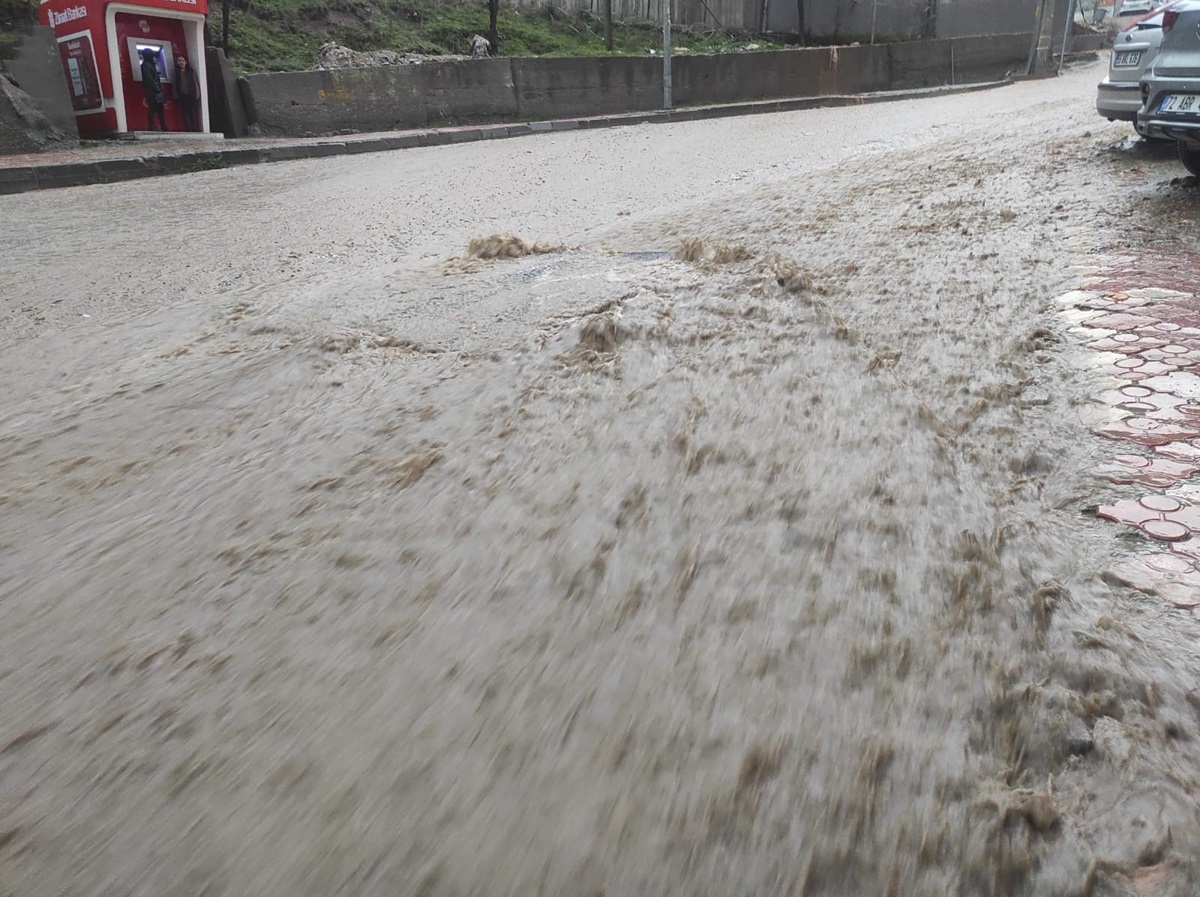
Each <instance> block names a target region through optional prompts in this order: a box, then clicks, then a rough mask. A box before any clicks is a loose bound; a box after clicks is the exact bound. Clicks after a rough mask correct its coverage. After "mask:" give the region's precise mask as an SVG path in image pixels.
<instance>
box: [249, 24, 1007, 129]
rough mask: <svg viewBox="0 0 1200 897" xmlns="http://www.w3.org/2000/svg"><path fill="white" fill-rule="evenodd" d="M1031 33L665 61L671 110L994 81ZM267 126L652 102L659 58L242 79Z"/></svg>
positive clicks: (542, 115) (520, 113)
mask: <svg viewBox="0 0 1200 897" xmlns="http://www.w3.org/2000/svg"><path fill="white" fill-rule="evenodd" d="M1030 41H1031V35H1030V34H1029V33H1026V34H1012V35H999V36H995V37H988V38H962V39H957V40H953V41H949V40H946V41H922V42H918V43H906V44H886V45H884V44H881V45H876V46H857V47H836V48H833V47H819V48H805V49H799V50H785V51H778V52H771V53H736V54H725V55H717V56H677V57H675V58H674V59H673V60H672V70H671V71H672V75H671V77H672V81H673V84H674V97H675V102H676V104H677V105H709V104H717V103H735V102H743V101H747V100H760V99H779V98H782V97H809V96H829V95H837V94H859V93H867V92H872V91H880V90H892V89H902V88H912V87H933V86H937V85H942V84H951V83H964V82H968V81H982V80H991V79H995V78H1001V77H1003V76H1004V75H1005V73H1006V72H1009V71H1013V70H1018V69H1021V68H1022V67H1023V66H1024V64H1025V59H1026V55H1027V54H1028V52H1029V44H1030ZM246 81H247V85H248V88H249V91H250V94H251V98H252V103H251V104H250V105H252V106H253V108H254V109H255V110H256V114H257V118H258V124H259V125H260V126H261V127H262V128H263V130H264V131H266V132H267V133H273V134H283V135H289V136H314V135H320V134H331V133H338V132H345V131H387V130H395V129H400V128H423V127H432V126H437V125H449V124H486V123H491V122H502V121H539V120H545V119H553V118H571V117H576V116H587V115H604V114H613V113H620V112H641V111H648V110H651V109H657V108H659V107H660V106H661V105H662V60H661V59H643V58H633V57H615V58H610V59H503V58H501V59H479V60H468V61H461V62H442V63H426V64H422V65H416V66H388V67H383V68H374V69H344V70H337V71H320V72H289V73H284V74H266V75H250V76H248V78H247V79H246Z"/></svg>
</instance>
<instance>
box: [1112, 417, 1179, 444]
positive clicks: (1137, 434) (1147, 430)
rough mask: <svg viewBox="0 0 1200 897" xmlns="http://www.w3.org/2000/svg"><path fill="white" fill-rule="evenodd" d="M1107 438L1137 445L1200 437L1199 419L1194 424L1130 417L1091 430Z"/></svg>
mask: <svg viewBox="0 0 1200 897" xmlns="http://www.w3.org/2000/svg"><path fill="white" fill-rule="evenodd" d="M1092 432H1093V433H1095V434H1096V435H1097V436H1104V437H1105V438H1107V439H1124V440H1126V441H1128V442H1136V443H1137V444H1138V445H1147V446H1155V445H1165V444H1166V443H1168V442H1179V441H1181V440H1185V439H1200V420H1198V421H1196V423H1195V424H1194V425H1188V424H1185V423H1180V422H1177V421H1161V420H1154V419H1153V418H1149V417H1131V418H1129V419H1128V420H1121V421H1116V422H1115V423H1111V424H1105V425H1104V426H1103V427H1097V428H1096V429H1095V430H1093V431H1092Z"/></svg>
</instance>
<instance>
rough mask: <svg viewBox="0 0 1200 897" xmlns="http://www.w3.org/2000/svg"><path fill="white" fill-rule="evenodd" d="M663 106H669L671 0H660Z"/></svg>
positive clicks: (665, 107)
mask: <svg viewBox="0 0 1200 897" xmlns="http://www.w3.org/2000/svg"><path fill="white" fill-rule="evenodd" d="M662 20H663V108H664V109H670V108H671V0H662Z"/></svg>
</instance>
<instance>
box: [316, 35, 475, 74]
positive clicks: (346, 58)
mask: <svg viewBox="0 0 1200 897" xmlns="http://www.w3.org/2000/svg"><path fill="white" fill-rule="evenodd" d="M476 37H478V35H477V36H476ZM484 43H487V41H486V39H485V40H484ZM470 58H471V57H470V56H429V55H426V54H422V53H398V52H396V51H395V50H351V49H350V48H349V47H343V46H342V45H341V44H339V43H336V42H335V41H329V42H328V43H324V44H322V45H321V48H320V49H319V50H317V64H316V66H315V68H316V69H318V70H320V69H361V68H376V67H378V66H384V65H420V64H421V63H423V62H446V61H447V60H456V59H458V60H461V59H470Z"/></svg>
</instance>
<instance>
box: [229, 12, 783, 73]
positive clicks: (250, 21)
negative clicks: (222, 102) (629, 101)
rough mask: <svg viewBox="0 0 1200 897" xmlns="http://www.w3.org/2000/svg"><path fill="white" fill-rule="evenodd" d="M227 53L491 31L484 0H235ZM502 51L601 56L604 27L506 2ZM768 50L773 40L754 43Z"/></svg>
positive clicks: (639, 43) (456, 41)
mask: <svg viewBox="0 0 1200 897" xmlns="http://www.w3.org/2000/svg"><path fill="white" fill-rule="evenodd" d="M209 2H210V6H209V25H210V28H211V29H212V39H213V41H214V43H215V42H218V41H219V38H220V27H221V6H220V0H209ZM232 4H233V5H232V6H231V9H230V20H231V23H232V24H231V27H230V56H231V58H232V59H233V62H234V64H235V65H236V66H237V67H238V68H239V69H241V70H242V71H245V72H260V71H294V70H297V69H306V68H312V67H313V65H314V62H315V60H316V54H317V48H318V47H320V46H321V44H322V43H324V42H325V41H329V40H332V41H337V42H338V43H339V44H342V45H344V46H347V47H350V48H351V49H354V50H385V49H386V50H396V51H398V52H401V53H427V54H431V55H440V54H455V53H467V52H468V48H469V46H470V42H471V37H472V36H473V35H476V34H483V35H486V34H487V27H488V13H487V4H486V2H485V0H471V2H463V3H445V2H437V0H248V2H247V0H232ZM499 32H500V54H501V55H502V56H602V55H606V54H605V50H604V25H603V23H602V22H600V21H597V20H596V19H594V18H592V17H589V16H567V15H566V14H564V13H562V12H561V11H555V10H553V8H551V7H546V8H545V9H544V10H543V11H539V12H528V11H526V12H517V11H516V10H514V9H510V8H501V10H500V19H499ZM660 40H661V32H660V31H659V30H658V29H656V28H653V27H646V26H633V25H620V24H614V27H613V47H614V49H613V54H614V55H630V54H635V55H644V54H646V53H647V52H648V51H649V50H650V49H651V48H654V47H657V46H659V44H660ZM674 40H675V45H676V46H677V47H680V48H684V49H686V50H689V51H691V52H697V53H705V52H713V51H717V52H719V51H722V50H733V49H737V48H740V47H743V46H745V45H746V44H747V43H748V42H749V38H747V37H746V36H744V35H741V36H739V35H733V34H728V33H725V32H704V33H701V32H698V31H687V30H677V31H676V33H675V38H674ZM756 42H757V43H758V44H759V45H760V46H762V47H763V48H766V47H769V46H771V45H770V44H767V43H764V42H762V41H761V40H760V41H756Z"/></svg>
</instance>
